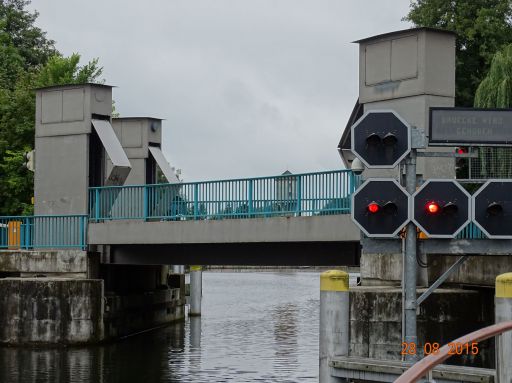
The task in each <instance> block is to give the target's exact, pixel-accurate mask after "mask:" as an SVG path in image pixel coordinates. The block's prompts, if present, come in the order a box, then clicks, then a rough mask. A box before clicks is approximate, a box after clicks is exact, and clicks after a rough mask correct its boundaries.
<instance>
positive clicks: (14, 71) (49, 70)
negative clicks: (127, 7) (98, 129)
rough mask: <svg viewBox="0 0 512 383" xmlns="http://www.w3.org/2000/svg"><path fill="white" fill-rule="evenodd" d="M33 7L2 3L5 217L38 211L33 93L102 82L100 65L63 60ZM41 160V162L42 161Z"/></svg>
mask: <svg viewBox="0 0 512 383" xmlns="http://www.w3.org/2000/svg"><path fill="white" fill-rule="evenodd" d="M27 4H28V1H21V0H0V215H13V214H26V213H30V212H31V211H32V205H31V197H32V196H33V175H32V173H31V172H29V171H28V170H26V169H23V167H22V165H23V161H24V160H23V154H24V153H25V152H27V151H30V150H32V149H33V147H34V123H35V121H34V118H35V94H34V91H33V89H34V88H38V87H43V86H50V85H58V84H64V83H83V82H98V81H99V77H100V76H101V68H100V67H99V66H98V62H97V60H93V61H91V62H89V63H87V64H85V65H83V66H80V65H79V61H80V56H79V55H78V54H73V55H71V56H70V57H62V55H60V54H59V53H58V52H57V51H56V50H55V48H54V46H53V41H52V40H48V39H47V38H46V35H45V33H44V32H43V31H41V29H39V28H37V27H35V26H34V22H35V20H36V18H37V13H29V12H27V11H26V10H25V6H26V5H27ZM36 160H37V159H36Z"/></svg>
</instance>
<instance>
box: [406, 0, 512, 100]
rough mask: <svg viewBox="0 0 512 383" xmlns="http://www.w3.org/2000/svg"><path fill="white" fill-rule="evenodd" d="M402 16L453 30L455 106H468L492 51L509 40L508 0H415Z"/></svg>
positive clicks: (510, 7)
mask: <svg viewBox="0 0 512 383" xmlns="http://www.w3.org/2000/svg"><path fill="white" fill-rule="evenodd" d="M404 20H407V21H411V22H412V23H413V24H414V25H415V26H418V27H432V28H441V29H446V30H450V31H453V32H455V33H456V34H457V40H456V52H457V59H456V60H457V61H456V99H455V103H456V105H457V106H467V107H469V106H472V105H473V99H474V95H475V91H476V88H477V87H478V85H479V84H480V82H481V81H482V79H483V77H484V76H485V74H486V73H487V71H488V69H489V66H490V64H491V61H492V57H493V55H494V54H495V53H496V52H497V51H498V50H500V49H502V48H503V47H504V46H506V45H507V44H510V43H512V23H511V20H512V2H511V1H510V0H451V1H447V0H415V1H411V6H410V11H409V14H408V15H407V16H406V17H405V18H404Z"/></svg>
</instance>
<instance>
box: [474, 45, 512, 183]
mask: <svg viewBox="0 0 512 383" xmlns="http://www.w3.org/2000/svg"><path fill="white" fill-rule="evenodd" d="M474 106H475V107H477V108H511V107H512V44H511V45H508V46H506V47H505V48H504V49H502V50H501V51H499V52H497V53H496V54H495V55H494V58H493V59H492V64H491V67H490V69H489V73H487V76H486V77H485V78H484V79H483V80H482V82H481V83H480V85H479V86H478V89H477V90H476V95H475V105H474ZM472 165H474V167H475V168H476V169H475V170H476V171H478V172H479V173H480V177H482V178H493V177H496V178H512V149H511V148H480V150H479V158H478V159H476V160H474V161H473V163H472Z"/></svg>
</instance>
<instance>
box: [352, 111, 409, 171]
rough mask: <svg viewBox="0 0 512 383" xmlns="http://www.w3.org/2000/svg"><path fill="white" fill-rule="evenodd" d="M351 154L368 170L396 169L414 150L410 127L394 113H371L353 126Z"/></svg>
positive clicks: (366, 114)
mask: <svg viewBox="0 0 512 383" xmlns="http://www.w3.org/2000/svg"><path fill="white" fill-rule="evenodd" d="M351 137H352V142H351V149H352V152H353V153H354V154H355V155H356V156H357V157H358V158H359V159H360V160H361V161H362V162H363V163H364V164H365V165H366V166H367V167H369V168H394V167H395V166H397V165H398V164H399V163H400V161H402V160H403V159H404V158H405V156H407V154H409V152H410V151H411V127H410V126H409V124H407V122H406V121H404V120H403V119H402V118H401V117H400V116H399V115H398V114H397V113H396V112H394V111H392V110H370V111H367V112H365V114H363V116H362V117H361V118H360V119H359V120H357V121H356V122H355V123H354V125H352V131H351Z"/></svg>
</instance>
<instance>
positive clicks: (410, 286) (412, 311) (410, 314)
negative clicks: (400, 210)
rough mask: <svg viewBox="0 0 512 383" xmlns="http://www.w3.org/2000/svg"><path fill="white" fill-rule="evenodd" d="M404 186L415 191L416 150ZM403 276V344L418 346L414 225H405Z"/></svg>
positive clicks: (413, 356) (411, 192) (408, 356)
mask: <svg viewBox="0 0 512 383" xmlns="http://www.w3.org/2000/svg"><path fill="white" fill-rule="evenodd" d="M405 186H406V189H407V192H408V193H409V194H411V195H412V194H414V192H415V191H416V149H412V150H411V153H410V154H409V156H408V157H407V159H406V161H405ZM404 265H405V266H404V275H403V283H404V290H405V310H404V311H405V323H404V324H403V325H404V326H405V342H407V343H413V344H414V345H415V346H417V345H418V337H417V335H416V282H417V275H416V273H417V263H416V226H415V225H414V223H412V222H409V223H408V224H407V236H406V238H405V254H404ZM417 358H418V356H417V354H415V355H406V357H405V359H406V360H416V359H417Z"/></svg>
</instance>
